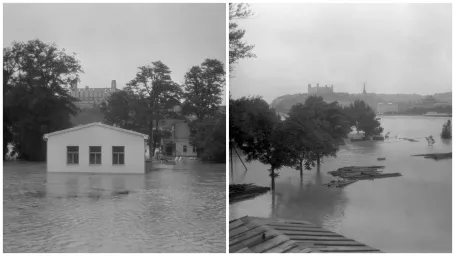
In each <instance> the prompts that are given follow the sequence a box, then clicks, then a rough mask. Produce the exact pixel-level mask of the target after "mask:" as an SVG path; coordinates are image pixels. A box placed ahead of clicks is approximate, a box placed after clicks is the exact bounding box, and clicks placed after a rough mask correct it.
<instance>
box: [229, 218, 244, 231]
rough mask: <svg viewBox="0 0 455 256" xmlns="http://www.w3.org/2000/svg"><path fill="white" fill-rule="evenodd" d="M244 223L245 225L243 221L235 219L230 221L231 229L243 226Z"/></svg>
mask: <svg viewBox="0 0 455 256" xmlns="http://www.w3.org/2000/svg"><path fill="white" fill-rule="evenodd" d="M242 225H243V221H241V220H236V221H234V222H232V223H229V230H231V229H234V228H237V227H240V226H242Z"/></svg>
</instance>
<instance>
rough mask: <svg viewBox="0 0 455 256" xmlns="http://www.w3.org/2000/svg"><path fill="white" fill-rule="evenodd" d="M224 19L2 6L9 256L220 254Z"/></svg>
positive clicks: (87, 6) (165, 11) (92, 7)
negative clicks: (53, 255)
mask: <svg viewBox="0 0 455 256" xmlns="http://www.w3.org/2000/svg"><path fill="white" fill-rule="evenodd" d="M226 14H227V4H226V3H141V4H128V3H104V4H91V3H79V4H76V3H71V4H70V3H52V4H49V3H47V4H30V3H20V4H17V3H4V4H3V252H5V253H226V240H227V238H226V237H227V234H226V229H227V226H226V225H227V221H226V212H227V209H226V205H227V202H226V201H227V199H226V190H227V184H226V170H227V166H226V160H227V144H226V141H227V139H226V138H227V134H226V101H227V88H226V80H227V72H228V71H227V69H228V67H227V65H226V53H227V15H226Z"/></svg>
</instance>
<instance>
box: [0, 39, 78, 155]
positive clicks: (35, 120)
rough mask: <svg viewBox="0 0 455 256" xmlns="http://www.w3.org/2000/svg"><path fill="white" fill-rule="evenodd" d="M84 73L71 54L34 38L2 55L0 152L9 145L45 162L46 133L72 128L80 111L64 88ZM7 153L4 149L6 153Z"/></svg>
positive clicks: (13, 46) (21, 153)
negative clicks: (0, 143) (1, 134)
mask: <svg viewBox="0 0 455 256" xmlns="http://www.w3.org/2000/svg"><path fill="white" fill-rule="evenodd" d="M81 72H83V71H82V68H81V65H80V63H79V60H77V58H76V57H75V54H73V55H68V54H67V53H66V52H65V49H63V50H60V49H58V48H57V46H56V45H55V44H46V43H44V42H42V41H40V40H38V39H36V40H30V41H28V42H26V43H23V42H14V43H13V44H12V47H7V48H5V49H4V51H3V75H4V77H3V89H4V94H3V100H4V120H5V121H6V122H5V123H4V128H3V130H4V131H7V132H6V135H7V136H5V140H4V149H5V145H7V143H13V144H14V146H15V150H16V151H18V153H19V156H20V157H21V158H22V159H25V160H32V161H43V160H45V159H46V150H45V142H44V140H43V135H44V134H45V133H49V132H53V131H57V130H61V129H65V128H69V127H71V122H70V115H75V114H76V113H77V112H78V111H79V109H78V108H77V106H76V105H75V104H74V102H75V101H77V99H76V98H74V97H72V96H71V95H70V93H69V89H68V88H69V87H70V85H71V84H73V83H77V82H78V81H79V73H81ZM5 152H6V151H5Z"/></svg>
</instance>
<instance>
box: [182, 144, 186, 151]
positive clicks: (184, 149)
mask: <svg viewBox="0 0 455 256" xmlns="http://www.w3.org/2000/svg"><path fill="white" fill-rule="evenodd" d="M183 153H186V145H183Z"/></svg>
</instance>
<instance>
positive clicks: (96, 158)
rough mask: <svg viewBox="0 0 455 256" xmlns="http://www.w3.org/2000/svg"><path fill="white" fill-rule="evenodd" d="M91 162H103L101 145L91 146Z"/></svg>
mask: <svg viewBox="0 0 455 256" xmlns="http://www.w3.org/2000/svg"><path fill="white" fill-rule="evenodd" d="M90 164H101V147H99V146H96V147H93V146H91V147H90Z"/></svg>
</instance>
